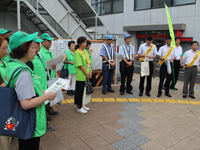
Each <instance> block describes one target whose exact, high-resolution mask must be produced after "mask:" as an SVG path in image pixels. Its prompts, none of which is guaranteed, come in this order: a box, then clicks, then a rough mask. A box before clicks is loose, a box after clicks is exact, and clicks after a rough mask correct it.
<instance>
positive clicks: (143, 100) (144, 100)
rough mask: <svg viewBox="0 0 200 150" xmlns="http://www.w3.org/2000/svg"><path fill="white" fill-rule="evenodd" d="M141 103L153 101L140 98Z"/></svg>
mask: <svg viewBox="0 0 200 150" xmlns="http://www.w3.org/2000/svg"><path fill="white" fill-rule="evenodd" d="M140 101H141V102H152V99H148V98H140Z"/></svg>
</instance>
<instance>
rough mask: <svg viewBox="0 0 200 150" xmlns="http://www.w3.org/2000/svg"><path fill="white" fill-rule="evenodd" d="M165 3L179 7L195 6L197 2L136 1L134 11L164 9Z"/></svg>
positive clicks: (174, 0) (184, 0) (187, 0)
mask: <svg viewBox="0 0 200 150" xmlns="http://www.w3.org/2000/svg"><path fill="white" fill-rule="evenodd" d="M164 3H166V4H167V6H168V7H170V6H177V5H186V4H195V3H196V0H135V3H134V10H142V9H151V8H164V7H165V5H164Z"/></svg>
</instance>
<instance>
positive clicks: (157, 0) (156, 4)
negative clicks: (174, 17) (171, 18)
mask: <svg viewBox="0 0 200 150" xmlns="http://www.w3.org/2000/svg"><path fill="white" fill-rule="evenodd" d="M164 3H166V5H167V6H171V0H152V8H160V7H164V6H165V5H164Z"/></svg>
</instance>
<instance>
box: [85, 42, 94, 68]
mask: <svg viewBox="0 0 200 150" xmlns="http://www.w3.org/2000/svg"><path fill="white" fill-rule="evenodd" d="M90 47H91V42H90V41H89V40H87V45H86V49H85V50H84V51H85V52H86V51H87V55H88V57H89V58H90V62H91V68H92V69H93V63H92V52H93V49H90Z"/></svg>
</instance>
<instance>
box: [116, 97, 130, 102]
mask: <svg viewBox="0 0 200 150" xmlns="http://www.w3.org/2000/svg"><path fill="white" fill-rule="evenodd" d="M116 102H128V99H127V98H116Z"/></svg>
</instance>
